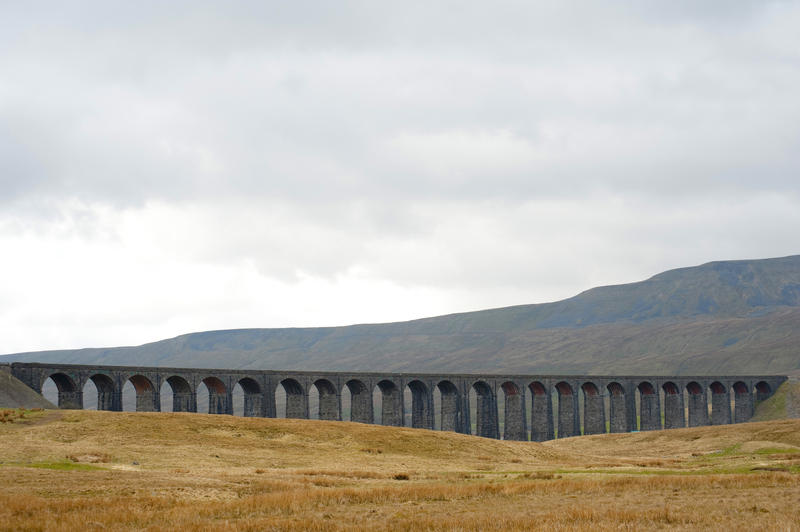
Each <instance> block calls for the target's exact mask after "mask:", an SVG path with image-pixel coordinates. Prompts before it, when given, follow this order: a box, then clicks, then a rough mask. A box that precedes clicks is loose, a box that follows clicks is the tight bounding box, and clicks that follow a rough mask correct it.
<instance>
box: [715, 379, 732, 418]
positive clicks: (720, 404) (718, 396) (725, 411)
mask: <svg viewBox="0 0 800 532" xmlns="http://www.w3.org/2000/svg"><path fill="white" fill-rule="evenodd" d="M730 422H731V394H730V391H728V389H727V388H725V389H724V390H721V391H719V392H712V393H711V424H712V425H729V424H730Z"/></svg>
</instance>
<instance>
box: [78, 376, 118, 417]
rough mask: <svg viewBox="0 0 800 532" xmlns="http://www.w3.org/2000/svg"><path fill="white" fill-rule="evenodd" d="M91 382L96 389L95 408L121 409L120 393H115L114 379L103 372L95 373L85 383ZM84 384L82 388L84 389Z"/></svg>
mask: <svg viewBox="0 0 800 532" xmlns="http://www.w3.org/2000/svg"><path fill="white" fill-rule="evenodd" d="M89 382H91V383H92V384H93V385H94V387H95V390H97V409H98V410H121V409H122V408H121V407H122V405H121V404H120V401H119V398H120V395H121V394H116V393H115V392H116V389H115V388H116V387H115V386H114V379H112V378H111V377H110V376H109V375H107V374H105V373H95V374H94V375H92V376H91V377H89V378H88V379H86V383H89ZM85 386H86V385H85V384H84V389H85Z"/></svg>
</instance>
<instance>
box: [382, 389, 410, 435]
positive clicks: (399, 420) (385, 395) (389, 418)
mask: <svg viewBox="0 0 800 532" xmlns="http://www.w3.org/2000/svg"><path fill="white" fill-rule="evenodd" d="M381 398H382V400H381V424H382V425H387V426H391V427H402V426H403V416H404V410H405V409H404V405H403V391H402V390H401V389H400V388H398V387H397V386H387V387H386V388H381Z"/></svg>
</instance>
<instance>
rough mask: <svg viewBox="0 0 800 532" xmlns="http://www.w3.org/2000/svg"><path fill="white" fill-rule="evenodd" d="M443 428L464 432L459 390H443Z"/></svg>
mask: <svg viewBox="0 0 800 532" xmlns="http://www.w3.org/2000/svg"><path fill="white" fill-rule="evenodd" d="M441 397H442V404H441V409H442V430H450V431H453V432H463V428H462V426H461V425H462V423H461V398H460V397H459V395H458V391H457V390H452V391H449V392H444V391H443V392H441Z"/></svg>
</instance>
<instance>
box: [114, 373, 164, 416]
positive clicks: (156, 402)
mask: <svg viewBox="0 0 800 532" xmlns="http://www.w3.org/2000/svg"><path fill="white" fill-rule="evenodd" d="M126 381H127V382H129V383H130V384H131V386H132V387H133V391H134V393H135V394H136V411H137V412H159V411H161V396H160V395H159V392H158V390H156V387H155V386H154V385H153V381H151V380H150V379H149V378H148V377H145V376H144V375H141V374H138V373H137V374H134V375H131V376H129V377H128V378H127V379H126ZM122 391H123V392H124V386H123V390H122ZM124 401H125V398H124V397H123V403H124ZM122 407H123V409H124V407H125V405H124V404H123V405H122ZM128 408H130V406H129V407H128Z"/></svg>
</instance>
